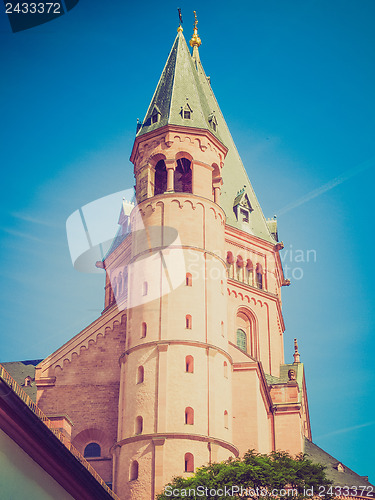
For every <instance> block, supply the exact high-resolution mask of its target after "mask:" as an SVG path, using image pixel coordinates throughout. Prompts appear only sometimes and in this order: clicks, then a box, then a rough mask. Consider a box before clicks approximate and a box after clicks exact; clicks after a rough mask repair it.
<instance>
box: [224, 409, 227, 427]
mask: <svg viewBox="0 0 375 500" xmlns="http://www.w3.org/2000/svg"><path fill="white" fill-rule="evenodd" d="M224 427H225V428H226V429H228V412H227V410H225V412H224Z"/></svg>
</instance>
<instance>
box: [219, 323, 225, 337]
mask: <svg viewBox="0 0 375 500" xmlns="http://www.w3.org/2000/svg"><path fill="white" fill-rule="evenodd" d="M220 327H221V336H222V337H224V335H225V332H224V321H222V322H221V325H220Z"/></svg>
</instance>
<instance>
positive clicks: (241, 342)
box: [237, 328, 247, 352]
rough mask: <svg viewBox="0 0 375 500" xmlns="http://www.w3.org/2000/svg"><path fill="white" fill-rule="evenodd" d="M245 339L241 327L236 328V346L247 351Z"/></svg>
mask: <svg viewBox="0 0 375 500" xmlns="http://www.w3.org/2000/svg"><path fill="white" fill-rule="evenodd" d="M246 344H247V339H246V333H245V332H244V331H243V330H241V328H238V330H237V347H239V348H240V349H242V350H243V351H245V352H247V345H246Z"/></svg>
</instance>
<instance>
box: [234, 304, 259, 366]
mask: <svg viewBox="0 0 375 500" xmlns="http://www.w3.org/2000/svg"><path fill="white" fill-rule="evenodd" d="M251 318H252V315H251V312H250V311H247V310H246V309H245V308H241V309H240V310H239V311H238V312H237V318H236V328H237V330H236V335H237V338H236V344H237V346H238V347H239V348H240V349H242V350H243V351H245V352H247V353H248V354H250V356H252V357H253V358H257V353H258V344H257V337H256V328H255V322H254V319H253V320H252V319H251Z"/></svg>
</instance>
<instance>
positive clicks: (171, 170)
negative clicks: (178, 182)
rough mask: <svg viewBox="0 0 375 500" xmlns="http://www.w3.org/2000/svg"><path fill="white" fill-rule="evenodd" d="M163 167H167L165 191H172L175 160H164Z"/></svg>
mask: <svg viewBox="0 0 375 500" xmlns="http://www.w3.org/2000/svg"><path fill="white" fill-rule="evenodd" d="M165 167H166V169H167V193H171V192H173V191H174V171H175V169H176V162H175V160H165Z"/></svg>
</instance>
